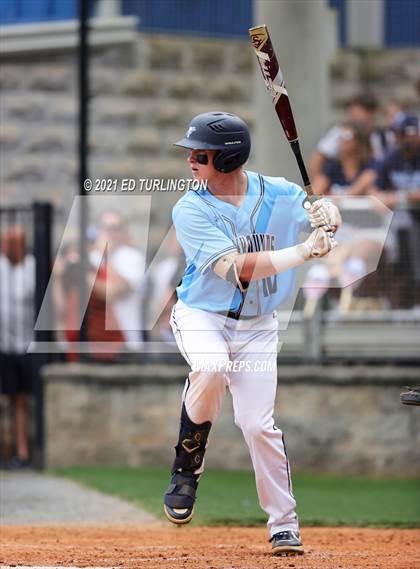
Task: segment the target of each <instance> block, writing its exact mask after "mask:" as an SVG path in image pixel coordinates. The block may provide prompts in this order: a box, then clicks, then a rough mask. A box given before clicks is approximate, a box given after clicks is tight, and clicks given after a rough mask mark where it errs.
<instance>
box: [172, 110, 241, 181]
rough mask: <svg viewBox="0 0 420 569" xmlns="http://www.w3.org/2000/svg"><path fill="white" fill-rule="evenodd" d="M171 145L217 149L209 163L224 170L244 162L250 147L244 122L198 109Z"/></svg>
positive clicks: (231, 168) (235, 117)
mask: <svg viewBox="0 0 420 569" xmlns="http://www.w3.org/2000/svg"><path fill="white" fill-rule="evenodd" d="M174 144H175V146H182V147H183V148H190V149H192V150H218V152H217V153H216V155H215V157H214V159H213V165H214V167H215V168H216V170H218V171H219V172H223V173H225V174H227V173H228V172H232V171H233V170H236V168H239V167H240V166H242V164H245V162H246V161H247V160H248V156H249V153H250V150H251V138H250V136H249V129H248V126H247V125H246V123H245V122H244V121H243V120H242V119H240V118H239V117H237V116H236V115H231V114H230V113H221V112H211V113H202V114H201V115H197V116H196V117H194V118H193V119H192V121H191V122H190V124H189V125H188V130H187V132H186V135H185V137H184V138H182V139H181V140H178V142H175V143H174Z"/></svg>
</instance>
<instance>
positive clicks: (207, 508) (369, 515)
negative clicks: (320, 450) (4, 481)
mask: <svg viewBox="0 0 420 569" xmlns="http://www.w3.org/2000/svg"><path fill="white" fill-rule="evenodd" d="M50 472H51V474H55V475H58V476H64V477H68V478H71V479H72V480H75V481H77V482H80V483H82V484H84V485H86V486H89V487H91V488H95V489H96V490H99V491H101V492H104V493H106V494H112V495H114V496H120V497H121V498H125V499H126V500H129V501H131V502H134V503H136V504H138V505H140V506H142V507H143V508H144V509H145V510H147V511H149V512H151V513H152V514H155V515H157V516H158V517H161V518H162V517H163V514H162V495H163V492H164V491H165V489H166V488H167V486H168V483H169V478H168V471H167V470H166V469H158V468H142V469H136V468H102V467H74V468H63V469H58V470H53V471H50ZM293 482H294V494H295V497H296V499H297V502H298V514H299V519H300V522H301V525H304V526H310V525H321V526H328V525H331V526H339V525H340V526H343V525H345V526H358V527H366V526H371V527H420V482H419V481H418V480H415V479H394V478H393V479H382V478H381V479H372V478H350V477H346V478H343V477H332V476H320V475H312V474H311V475H309V474H295V475H294V477H293ZM266 519H267V518H266V515H265V513H264V512H263V511H262V510H261V509H260V507H259V505H258V500H257V495H256V490H255V482H254V478H253V475H252V474H251V473H250V472H242V471H230V472H226V471H220V470H207V471H206V472H205V474H204V476H203V477H202V480H201V482H200V489H199V494H198V502H197V508H196V512H195V515H194V521H193V522H192V523H193V524H194V525H217V524H234V525H246V526H252V525H260V524H265V523H266Z"/></svg>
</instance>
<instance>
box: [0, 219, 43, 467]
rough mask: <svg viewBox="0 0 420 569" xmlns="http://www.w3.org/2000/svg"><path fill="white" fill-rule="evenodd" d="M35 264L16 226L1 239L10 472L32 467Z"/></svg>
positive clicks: (0, 313) (1, 336) (0, 363)
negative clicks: (30, 403)
mask: <svg viewBox="0 0 420 569" xmlns="http://www.w3.org/2000/svg"><path fill="white" fill-rule="evenodd" d="M34 293H35V260H34V258H33V256H32V255H30V254H29V253H27V250H26V239H25V232H24V230H23V229H22V228H21V227H18V226H14V227H11V228H10V229H8V230H7V231H5V233H4V234H3V235H2V238H1V254H0V392H1V393H3V394H5V395H7V396H8V397H10V401H11V404H12V414H13V423H14V434H15V456H14V457H13V458H12V459H11V461H10V463H9V464H8V467H9V468H13V469H15V468H16V469H19V468H25V467H28V466H29V465H30V452H29V410H28V398H29V396H30V395H31V393H32V391H33V367H32V357H31V354H28V353H27V349H28V347H29V344H30V343H31V342H32V341H33V340H34V332H33V329H34Z"/></svg>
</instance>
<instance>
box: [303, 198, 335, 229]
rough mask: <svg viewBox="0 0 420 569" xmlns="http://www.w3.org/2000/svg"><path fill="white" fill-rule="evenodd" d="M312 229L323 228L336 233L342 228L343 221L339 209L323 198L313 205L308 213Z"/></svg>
mask: <svg viewBox="0 0 420 569" xmlns="http://www.w3.org/2000/svg"><path fill="white" fill-rule="evenodd" d="M308 215H309V221H310V222H311V227H313V228H317V227H323V228H324V229H325V230H326V231H332V232H333V233H335V232H336V231H337V229H338V228H339V227H340V226H341V223H342V220H341V215H340V211H339V209H338V207H337V206H336V205H334V204H333V203H332V202H330V201H329V200H327V199H325V198H322V199H320V200H318V201H316V202H315V203H313V204H312V207H311V209H310V210H309V211H308Z"/></svg>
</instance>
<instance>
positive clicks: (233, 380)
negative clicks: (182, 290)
mask: <svg viewBox="0 0 420 569" xmlns="http://www.w3.org/2000/svg"><path fill="white" fill-rule="evenodd" d="M171 326H172V329H173V332H174V335H175V339H176V342H177V344H178V347H179V350H180V351H181V353H182V355H183V356H184V358H185V359H186V361H187V362H188V364H189V365H190V366H191V372H190V374H189V376H188V378H187V380H186V383H185V388H184V392H183V402H185V406H186V410H187V413H188V415H189V417H190V419H191V420H192V421H193V422H194V423H203V422H204V421H211V422H212V423H213V424H214V423H215V421H216V420H217V418H218V416H219V414H220V411H221V407H222V402H223V397H224V395H225V390H226V386H228V388H229V390H230V393H231V394H232V399H233V409H234V419H235V424H236V425H237V426H238V427H239V428H240V429H241V430H242V433H243V435H244V438H245V441H246V443H247V445H248V448H249V452H250V456H251V460H252V464H253V467H254V471H255V479H256V486H257V493H258V498H259V502H260V506H261V508H262V509H263V510H264V511H266V512H267V514H268V515H269V520H268V524H267V525H268V530H269V532H270V535H274V534H275V533H277V532H279V531H283V530H295V531H296V530H298V529H299V528H298V519H297V515H296V513H295V507H296V501H295V498H294V496H293V492H292V484H291V479H290V468H289V462H288V459H287V454H286V450H285V446H284V440H283V434H282V432H281V430H280V429H278V428H277V427H276V426H275V425H274V419H273V410H274V402H275V396H276V388H277V365H276V364H277V341H278V338H277V318H276V315H275V314H270V315H268V316H261V317H258V318H253V319H252V320H239V321H237V320H234V319H232V318H227V317H225V316H223V315H220V314H217V313H214V312H207V311H204V310H198V309H195V308H190V307H188V306H186V305H185V304H184V303H183V302H182V301H180V300H178V302H177V304H176V305H175V306H174V308H173V310H172V315H171ZM203 469H204V465H203V466H202V467H201V469H199V470H197V473H198V472H200V471H202V470H203Z"/></svg>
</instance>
